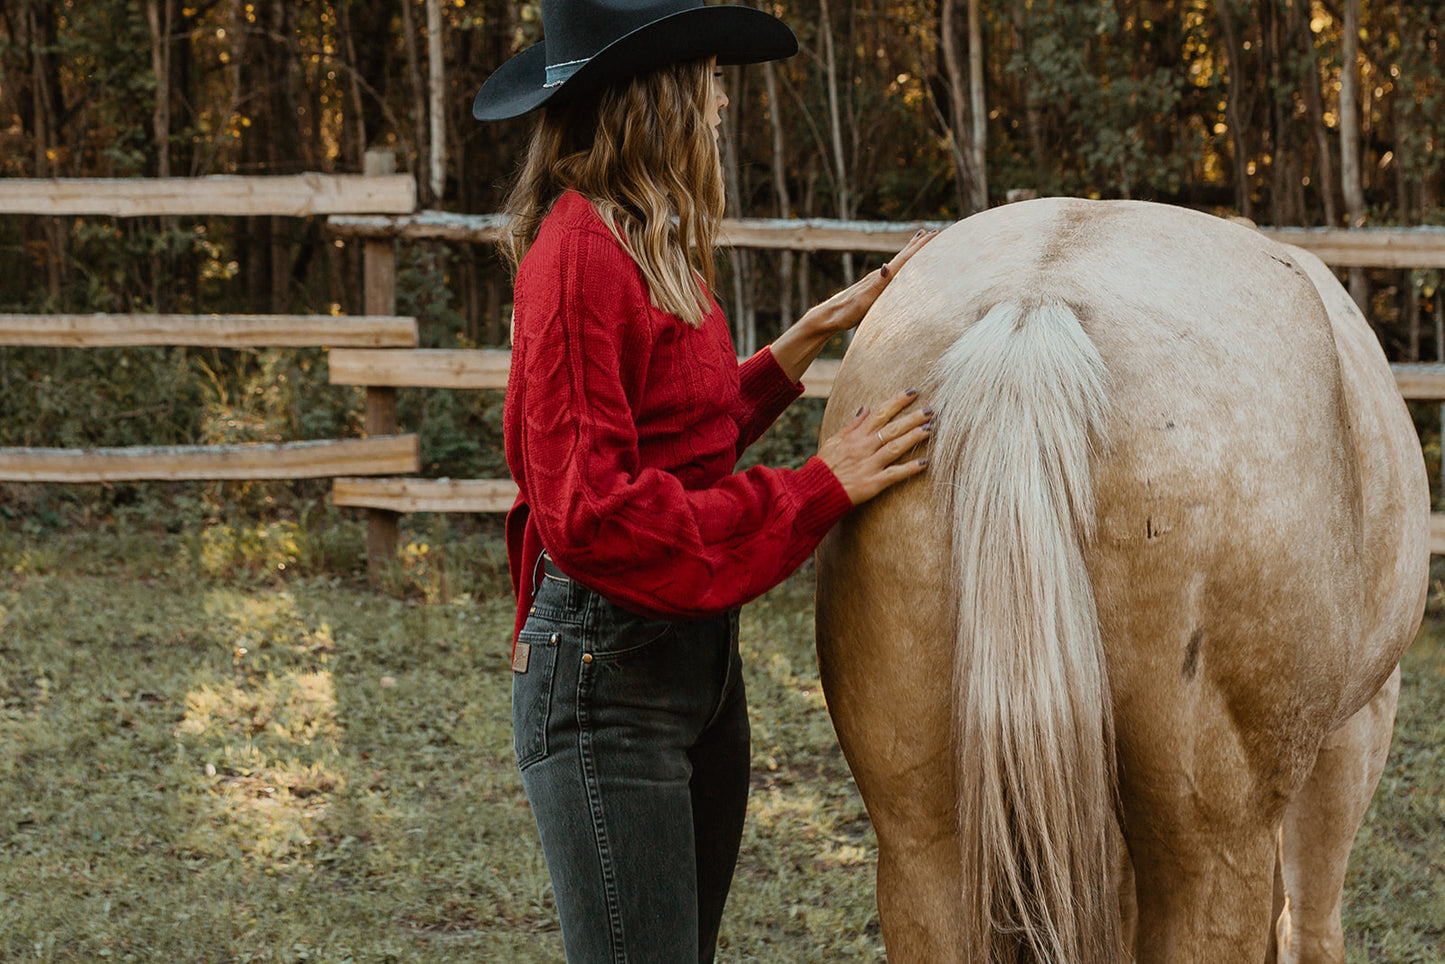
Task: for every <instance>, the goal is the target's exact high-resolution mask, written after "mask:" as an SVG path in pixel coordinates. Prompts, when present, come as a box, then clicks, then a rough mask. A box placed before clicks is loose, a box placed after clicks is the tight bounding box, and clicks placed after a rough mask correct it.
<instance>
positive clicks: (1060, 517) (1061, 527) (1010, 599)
mask: <svg viewBox="0 0 1445 964" xmlns="http://www.w3.org/2000/svg"><path fill="white" fill-rule="evenodd" d="M936 374H937V375H938V376H939V377H938V380H937V381H936V382H935V384H936V385H938V386H939V387H938V388H937V389H936V391H937V393H938V394H937V395H936V396H935V398H936V402H935V404H936V405H937V408H938V412H939V414H938V416H937V418H936V429H935V435H934V440H933V443H932V455H931V458H930V463H931V464H932V466H933V468H932V469H930V472H932V473H933V477H934V482H935V484H936V485H937V486H938V487H939V489H940V491H942V492H943V493H944V498H945V499H946V501H947V505H946V508H945V512H946V514H945V515H944V518H946V519H950V521H951V523H952V538H953V566H954V573H953V585H954V586H956V587H958V592H957V596H958V599H957V604H958V608H957V612H956V617H955V621H954V622H955V632H956V634H957V635H956V638H955V642H954V683H953V685H954V700H955V728H956V729H955V733H954V746H955V754H956V764H957V766H958V782H959V795H958V799H959V813H958V819H959V830H960V833H959V839H960V841H961V845H962V854H961V859H962V861H963V882H964V887H965V893H964V894H963V895H962V896H963V908H964V911H963V923H964V926H965V934H966V937H967V939H968V940H969V946H970V947H972V948H974V949H975V953H977V952H979V951H981V950H982V949H983V948H987V949H988V953H987V956H986V957H984V956H982V955H980V956H979V957H977V958H974V959H978V960H987V961H990V962H1010V964H1013V962H1052V964H1103V962H1110V964H1113V962H1116V961H1118V960H1120V959H1121V958H1122V957H1123V953H1122V950H1121V946H1122V945H1121V938H1120V924H1119V909H1118V903H1117V897H1116V895H1115V893H1114V890H1113V886H1112V883H1111V877H1110V861H1109V847H1110V839H1109V834H1110V832H1111V824H1112V822H1113V820H1114V819H1115V817H1114V814H1115V809H1114V804H1115V799H1116V790H1115V774H1114V745H1113V743H1114V735H1113V719H1112V709H1111V706H1110V698H1109V682H1108V677H1107V674H1106V667H1105V664H1104V653H1103V647H1102V645H1101V642H1100V638H1099V625H1098V619H1097V615H1096V612H1095V606H1094V596H1093V589H1092V587H1091V585H1090V582H1089V575H1088V572H1087V570H1086V569H1085V566H1084V548H1085V546H1086V544H1087V542H1088V540H1089V539H1090V538H1091V537H1092V524H1093V517H1094V505H1093V500H1094V496H1093V473H1092V469H1091V465H1090V453H1091V449H1092V446H1093V445H1094V444H1095V443H1096V442H1097V441H1098V440H1099V439H1101V438H1102V433H1103V429H1104V420H1105V417H1106V411H1107V409H1106V407H1107V396H1106V381H1107V373H1106V371H1105V368H1104V362H1103V359H1102V358H1101V357H1100V355H1099V352H1098V350H1097V349H1096V348H1095V346H1094V344H1093V342H1091V341H1090V340H1089V338H1088V336H1087V335H1086V334H1085V333H1084V330H1083V328H1082V327H1081V326H1080V324H1079V320H1078V318H1077V317H1076V316H1075V314H1074V312H1073V310H1072V309H1070V308H1069V307H1068V306H1066V305H1064V304H1059V303H1050V304H1042V305H1037V306H1033V307H1029V308H1022V307H1019V306H1017V305H1013V304H999V305H997V306H995V307H994V308H993V309H992V310H991V311H989V312H988V314H987V315H986V316H985V317H984V318H983V319H982V320H980V321H979V322H977V323H976V324H974V325H973V326H972V327H970V328H969V329H968V330H967V331H966V332H964V334H963V335H962V336H961V337H960V338H959V339H958V341H957V342H955V343H954V344H953V345H952V346H951V347H950V348H949V350H948V351H947V352H946V353H945V354H944V356H943V357H942V359H940V361H939V368H938V371H937V373H936Z"/></svg>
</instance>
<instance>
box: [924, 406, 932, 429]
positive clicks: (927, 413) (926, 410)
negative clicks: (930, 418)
mask: <svg viewBox="0 0 1445 964" xmlns="http://www.w3.org/2000/svg"><path fill="white" fill-rule="evenodd" d="M923 414H924V415H932V414H933V409H931V408H925V409H924V410H923ZM928 424H930V425H932V424H933V423H932V422H929V423H928Z"/></svg>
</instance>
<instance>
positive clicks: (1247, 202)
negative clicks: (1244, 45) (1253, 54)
mask: <svg viewBox="0 0 1445 964" xmlns="http://www.w3.org/2000/svg"><path fill="white" fill-rule="evenodd" d="M1229 4H1230V0H1217V2H1216V4H1215V5H1216V8H1217V9H1218V10H1219V31H1220V33H1221V35H1222V36H1221V38H1220V39H1222V40H1223V42H1224V51H1225V59H1226V63H1227V64H1228V66H1229V89H1228V91H1227V93H1226V96H1225V102H1224V120H1225V123H1226V124H1227V125H1228V127H1229V139H1230V142H1231V143H1232V144H1233V145H1234V164H1233V166H1234V203H1235V205H1236V206H1237V207H1238V208H1239V213H1240V214H1242V215H1243V216H1244V217H1247V218H1251V219H1253V218H1254V202H1253V201H1252V200H1251V198H1250V196H1249V194H1250V192H1249V158H1250V149H1249V139H1248V134H1249V131H1248V128H1247V125H1246V123H1245V120H1244V116H1243V115H1244V112H1243V111H1242V110H1241V109H1240V97H1241V96H1242V93H1243V90H1244V62H1243V61H1244V57H1243V53H1242V52H1241V50H1240V48H1239V39H1238V38H1237V37H1236V36H1235V32H1234V14H1233V13H1232V12H1231V11H1230V9H1229Z"/></svg>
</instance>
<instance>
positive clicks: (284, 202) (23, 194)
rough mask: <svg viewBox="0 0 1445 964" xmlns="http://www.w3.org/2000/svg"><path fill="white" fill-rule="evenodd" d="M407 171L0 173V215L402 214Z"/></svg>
mask: <svg viewBox="0 0 1445 964" xmlns="http://www.w3.org/2000/svg"><path fill="white" fill-rule="evenodd" d="M415 210H416V182H415V181H414V180H412V178H411V175H409V174H394V175H390V176H384V177H375V176H367V175H362V174H291V175H271V176H266V177H155V178H139V177H136V178H63V179H62V178H51V179H46V178H0V215H4V214H39V215H100V216H110V217H119V218H132V217H142V216H184V215H205V214H210V215H217V216H227V215H229V216H266V215H270V216H278V217H297V218H305V217H314V216H316V215H327V214H356V213H370V214H378V213H379V214H405V213H407V212H410V211H415Z"/></svg>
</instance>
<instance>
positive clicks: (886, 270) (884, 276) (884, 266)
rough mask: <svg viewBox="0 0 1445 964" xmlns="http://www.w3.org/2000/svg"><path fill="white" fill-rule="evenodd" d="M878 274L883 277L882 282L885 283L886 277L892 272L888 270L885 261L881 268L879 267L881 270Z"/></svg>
mask: <svg viewBox="0 0 1445 964" xmlns="http://www.w3.org/2000/svg"><path fill="white" fill-rule="evenodd" d="M878 273H879V274H881V275H882V276H883V280H884V281H887V280H888V276H889V275H891V274H892V273H893V272H892V271H891V270H889V268H888V262H887V261H885V262H883V267H881V268H879V269H878Z"/></svg>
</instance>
